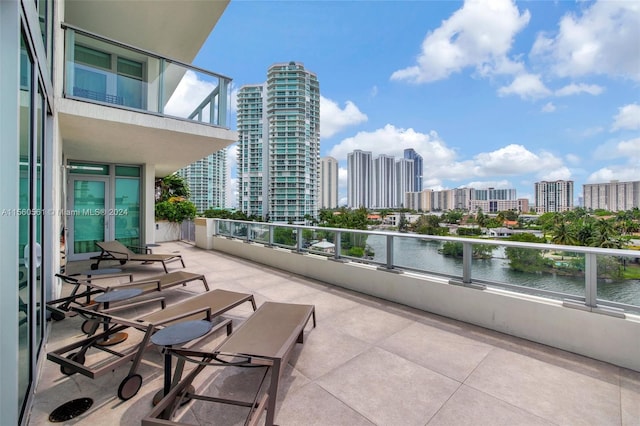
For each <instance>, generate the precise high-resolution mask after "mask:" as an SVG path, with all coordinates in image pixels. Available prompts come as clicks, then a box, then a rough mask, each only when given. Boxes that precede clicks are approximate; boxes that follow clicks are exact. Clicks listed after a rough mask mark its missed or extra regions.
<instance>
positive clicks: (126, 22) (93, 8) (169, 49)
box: [64, 0, 229, 63]
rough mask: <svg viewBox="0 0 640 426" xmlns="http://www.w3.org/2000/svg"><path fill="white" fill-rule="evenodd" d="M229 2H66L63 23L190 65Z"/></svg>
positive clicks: (71, 0)
mask: <svg viewBox="0 0 640 426" xmlns="http://www.w3.org/2000/svg"><path fill="white" fill-rule="evenodd" d="M228 4H229V0H195V1H194V0H172V1H153V2H152V1H149V0H143V1H139V0H119V1H105V0H66V1H65V17H64V19H65V22H66V23H68V24H71V25H74V26H77V27H79V28H82V29H84V30H87V31H91V32H94V33H96V34H99V35H102V36H105V37H107V38H111V39H113V40H117V41H119V42H122V43H126V44H129V45H132V46H135V47H139V48H142V49H145V50H149V51H151V52H155V53H158V54H161V55H162V56H166V57H169V58H173V59H177V60H180V61H182V62H186V63H191V62H192V61H193V59H194V58H195V56H196V55H197V53H198V51H199V50H200V48H201V47H202V45H203V44H204V42H205V40H206V39H207V37H208V36H209V34H210V33H211V31H212V30H213V28H214V27H215V25H216V23H217V22H218V19H220V16H221V15H222V13H223V12H224V10H225V8H226V7H227V5H228Z"/></svg>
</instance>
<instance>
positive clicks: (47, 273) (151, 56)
mask: <svg viewBox="0 0 640 426" xmlns="http://www.w3.org/2000/svg"><path fill="white" fill-rule="evenodd" d="M227 4H228V1H218V0H205V1H188V2H154V3H147V2H108V1H66V0H60V1H55V2H54V1H52V0H41V1H32V0H15V1H2V2H0V43H1V46H2V47H1V48H0V55H2V72H1V73H0V96H1V98H2V100H3V101H2V105H1V106H0V108H1V112H2V113H1V114H0V128H2V141H1V143H0V182H2V184H3V187H4V189H3V196H2V197H0V211H2V212H3V214H2V217H1V219H0V235H2V239H1V240H0V270H1V271H2V275H3V285H2V290H1V292H0V296H1V297H0V300H2V309H0V322H1V323H2V343H3V344H2V346H1V347H0V364H2V368H1V369H0V382H1V383H2V388H1V389H0V396H1V398H0V412H1V413H2V423H3V424H7V425H18V424H25V423H26V414H27V413H28V412H29V403H30V400H31V397H32V395H33V391H34V384H35V381H36V377H37V374H38V366H39V365H40V364H41V363H42V362H43V361H44V343H45V337H46V336H47V327H48V324H49V323H48V322H47V321H46V312H45V309H44V306H45V303H46V301H47V300H50V299H52V298H56V297H58V296H59V295H60V292H61V284H60V283H59V282H58V280H57V279H55V275H54V274H55V273H57V272H59V271H60V267H61V256H60V253H61V249H63V247H66V250H67V258H68V259H70V260H81V259H89V258H90V257H91V256H93V255H96V254H98V253H97V247H96V245H95V242H97V241H104V240H113V239H117V240H120V241H122V242H123V243H125V244H131V245H138V246H140V245H145V244H147V243H153V242H154V238H155V237H154V229H155V226H154V200H155V198H154V194H155V190H154V183H155V179H156V178H161V177H164V176H166V175H168V174H171V173H173V172H175V171H177V170H178V169H180V168H182V167H185V166H186V165H188V164H190V163H192V162H194V161H196V160H198V159H199V158H203V157H204V156H206V155H209V154H210V153H212V152H216V151H219V150H221V149H223V148H224V147H226V146H228V145H229V144H231V143H233V142H234V141H235V140H236V139H237V137H236V134H235V132H234V131H232V130H230V129H229V127H228V120H227V114H228V112H229V108H228V105H227V99H228V97H229V87H230V79H229V78H228V77H225V76H223V75H220V74H216V73H213V72H210V71H207V70H203V69H200V68H195V67H192V66H190V65H189V64H190V62H191V61H192V60H193V59H194V58H195V56H196V54H197V53H198V51H199V50H200V48H201V46H202V45H203V43H204V42H205V40H206V39H207V37H208V35H209V34H210V33H211V31H212V30H213V28H214V26H215V25H216V22H217V21H218V19H219V18H220V16H221V15H222V13H223V12H224V10H225V8H226V6H227ZM194 83H199V84H200V85H201V86H202V87H208V89H207V90H206V92H203V93H200V94H199V96H194V95H192V96H190V97H188V98H187V97H184V95H183V94H184V90H183V88H184V87H185V86H186V85H192V84H194ZM214 104H215V108H214V107H213V106H212V105H214ZM205 111H206V112H207V114H206V115H205V114H204V112H205ZM61 240H63V241H65V242H66V245H64V246H63V245H62V244H61Z"/></svg>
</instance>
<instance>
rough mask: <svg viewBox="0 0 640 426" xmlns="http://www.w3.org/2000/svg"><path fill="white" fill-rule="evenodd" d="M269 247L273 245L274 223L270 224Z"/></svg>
mask: <svg viewBox="0 0 640 426" xmlns="http://www.w3.org/2000/svg"><path fill="white" fill-rule="evenodd" d="M269 247H273V225H269Z"/></svg>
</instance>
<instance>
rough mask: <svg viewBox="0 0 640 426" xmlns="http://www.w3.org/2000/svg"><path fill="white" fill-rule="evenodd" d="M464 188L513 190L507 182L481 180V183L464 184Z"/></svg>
mask: <svg viewBox="0 0 640 426" xmlns="http://www.w3.org/2000/svg"><path fill="white" fill-rule="evenodd" d="M461 186H465V187H467V188H474V189H486V188H499V189H510V188H513V185H512V184H511V182H509V181H508V180H504V179H503V180H483V181H474V182H469V183H466V184H465V185H461Z"/></svg>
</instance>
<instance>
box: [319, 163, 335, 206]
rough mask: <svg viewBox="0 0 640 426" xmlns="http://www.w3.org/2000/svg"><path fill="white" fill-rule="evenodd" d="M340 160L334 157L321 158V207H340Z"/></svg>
mask: <svg viewBox="0 0 640 426" xmlns="http://www.w3.org/2000/svg"><path fill="white" fill-rule="evenodd" d="M338 170H339V167H338V160H336V159H335V158H333V157H322V158H321V159H320V208H321V209H334V208H336V207H338Z"/></svg>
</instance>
